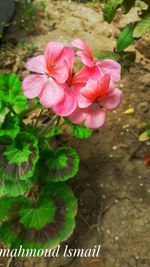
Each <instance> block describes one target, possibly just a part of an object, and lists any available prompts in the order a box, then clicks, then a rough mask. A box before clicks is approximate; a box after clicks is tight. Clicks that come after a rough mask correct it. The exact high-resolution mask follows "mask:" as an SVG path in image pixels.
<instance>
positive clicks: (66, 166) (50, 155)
mask: <svg viewBox="0 0 150 267" xmlns="http://www.w3.org/2000/svg"><path fill="white" fill-rule="evenodd" d="M78 168H79V155H78V154H77V152H76V151H75V149H73V148H71V147H62V148H59V149H57V150H56V149H55V150H54V149H51V150H47V151H43V154H42V158H41V161H40V169H41V174H43V176H44V178H45V179H46V180H47V181H50V182H59V181H66V180H68V179H70V178H72V177H74V176H75V175H76V174H77V172H78Z"/></svg>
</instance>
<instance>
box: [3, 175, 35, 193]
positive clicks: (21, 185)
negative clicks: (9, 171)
mask: <svg viewBox="0 0 150 267" xmlns="http://www.w3.org/2000/svg"><path fill="white" fill-rule="evenodd" d="M31 187H32V181H31V180H30V179H28V180H26V181H21V180H19V179H17V178H15V179H14V180H13V181H10V180H1V181H0V197H3V196H12V197H17V196H20V195H23V194H24V193H26V192H27V191H28V190H29V189H30V188H31Z"/></svg>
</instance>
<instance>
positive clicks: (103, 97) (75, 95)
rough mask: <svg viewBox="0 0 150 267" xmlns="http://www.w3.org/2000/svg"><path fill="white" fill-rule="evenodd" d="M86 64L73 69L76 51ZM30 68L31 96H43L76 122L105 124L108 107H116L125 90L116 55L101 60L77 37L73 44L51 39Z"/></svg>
mask: <svg viewBox="0 0 150 267" xmlns="http://www.w3.org/2000/svg"><path fill="white" fill-rule="evenodd" d="M73 47H75V48H78V49H79V50H78V51H77V52H76V55H77V56H78V57H79V58H80V59H81V61H82V63H83V64H84V66H83V68H82V69H81V70H80V71H79V72H77V73H75V74H74V73H73V67H74V59H75V53H74V49H73ZM27 69H28V70H29V71H30V72H32V74H31V75H29V76H27V77H26V78H25V79H24V80H23V92H24V95H25V96H26V97H27V98H30V99H32V98H35V97H39V101H40V103H41V104H42V105H43V106H45V107H47V108H52V109H53V111H54V112H55V113H56V114H58V115H59V116H67V117H69V119H70V120H71V121H72V122H73V123H75V124H81V123H84V124H85V125H86V127H88V128H91V129H96V128H99V127H101V126H103V125H104V123H105V121H106V113H105V111H104V109H106V110H110V111H112V110H114V109H116V108H117V107H118V106H119V104H120V101H121V98H122V92H121V91H120V90H119V89H117V88H115V83H116V82H118V81H119V80H120V71H121V67H120V64H119V63H117V62H116V61H114V60H112V59H108V60H104V61H99V60H98V59H96V58H95V57H94V56H93V54H92V51H91V49H90V48H89V46H88V45H87V44H86V43H85V42H83V41H81V40H80V39H76V40H74V41H73V42H72V47H66V46H63V45H62V44H61V43H59V42H53V41H51V42H49V43H48V44H47V46H46V49H45V53H44V55H39V56H36V57H34V58H31V59H29V60H28V62H27Z"/></svg>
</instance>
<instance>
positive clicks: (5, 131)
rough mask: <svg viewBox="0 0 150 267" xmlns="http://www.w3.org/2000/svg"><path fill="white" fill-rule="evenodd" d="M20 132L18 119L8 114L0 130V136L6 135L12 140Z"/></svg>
mask: <svg viewBox="0 0 150 267" xmlns="http://www.w3.org/2000/svg"><path fill="white" fill-rule="evenodd" d="M19 131H20V127H19V118H18V117H17V116H12V115H11V113H10V112H9V113H8V114H7V115H6V117H5V120H4V122H3V124H2V126H1V129H0V136H3V135H8V136H11V137H12V138H14V137H15V136H16V135H17V134H18V133H19Z"/></svg>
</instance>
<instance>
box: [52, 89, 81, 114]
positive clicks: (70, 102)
mask: <svg viewBox="0 0 150 267" xmlns="http://www.w3.org/2000/svg"><path fill="white" fill-rule="evenodd" d="M76 107H77V98H76V96H75V94H74V92H73V90H72V88H70V87H69V86H68V87H66V88H65V97H64V99H63V100H62V101H61V102H60V103H59V104H58V105H56V106H54V107H53V110H54V112H55V113H56V114H58V115H59V116H69V115H70V114H71V113H73V112H74V110H75V109H76Z"/></svg>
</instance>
